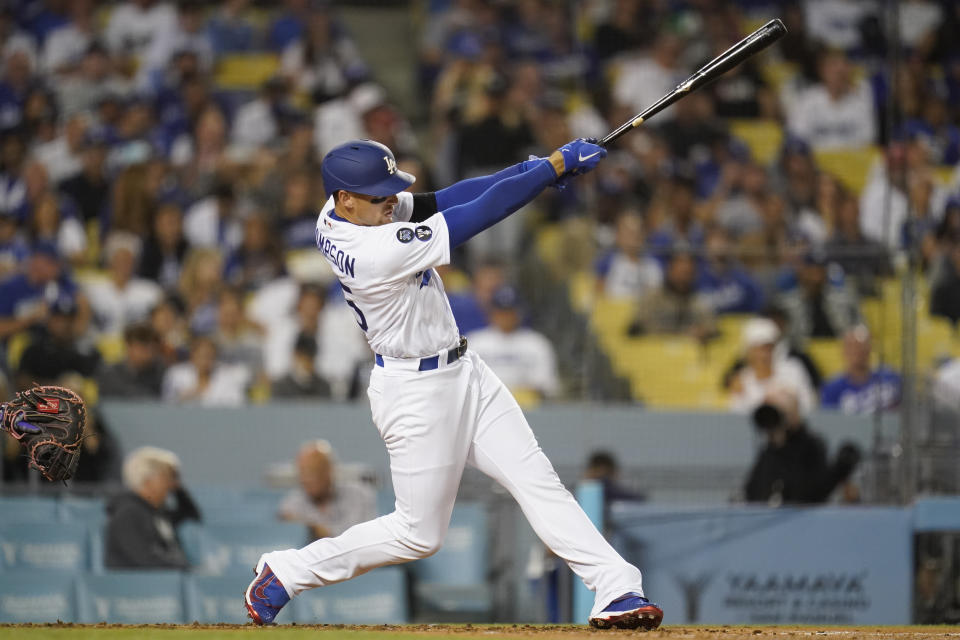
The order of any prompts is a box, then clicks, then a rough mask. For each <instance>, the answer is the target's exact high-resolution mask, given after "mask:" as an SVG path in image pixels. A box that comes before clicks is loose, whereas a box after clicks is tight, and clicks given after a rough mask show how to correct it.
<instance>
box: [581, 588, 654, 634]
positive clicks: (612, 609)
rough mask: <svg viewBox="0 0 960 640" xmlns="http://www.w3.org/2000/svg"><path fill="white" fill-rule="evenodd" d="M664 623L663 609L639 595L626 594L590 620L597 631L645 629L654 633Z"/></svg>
mask: <svg viewBox="0 0 960 640" xmlns="http://www.w3.org/2000/svg"><path fill="white" fill-rule="evenodd" d="M661 621H663V609H661V608H660V607H659V605H656V604H654V603H652V602H650V601H649V600H647V599H646V598H644V597H643V596H641V595H640V594H639V593H632V592H631V593H626V594H624V595H622V596H620V597H619V598H617V599H616V600H614V601H613V602H611V603H610V604H608V605H607V607H606V609H604V610H603V611H601V612H600V613H598V614H597V615H595V616H593V617H592V618H590V626H591V627H596V628H597V629H610V628H616V629H643V630H644V631H652V630H654V629H656V628H657V627H659V626H660V622H661Z"/></svg>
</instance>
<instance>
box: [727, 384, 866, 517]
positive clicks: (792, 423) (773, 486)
mask: <svg viewBox="0 0 960 640" xmlns="http://www.w3.org/2000/svg"><path fill="white" fill-rule="evenodd" d="M753 423H754V425H755V426H756V427H757V429H758V430H759V431H760V432H761V433H763V434H764V436H765V437H766V440H767V444H766V446H765V447H764V448H763V449H762V450H761V451H760V453H759V455H758V456H757V459H756V460H755V461H754V463H753V468H752V469H751V470H750V475H749V476H748V478H747V482H746V485H745V487H744V493H745V496H746V499H747V502H764V503H766V504H768V505H770V506H774V507H776V506H780V505H784V504H816V503H822V502H826V501H827V499H828V498H829V497H830V495H831V494H832V493H833V491H834V489H836V488H837V487H838V486H840V485H841V484H844V483H845V482H846V481H847V480H848V479H849V477H850V475H851V474H852V473H853V470H854V469H855V468H856V466H857V464H858V463H859V462H860V450H859V449H858V448H857V446H856V445H855V444H852V443H849V442H848V443H844V444H843V445H842V446H841V447H840V451H839V452H838V453H837V457H836V460H834V462H833V463H832V464H831V463H830V462H829V461H828V460H827V448H826V445H825V444H824V441H823V439H822V438H821V437H820V436H819V435H817V434H816V433H814V432H812V431H810V430H809V429H808V428H807V425H806V422H805V421H804V419H803V418H802V417H801V415H800V411H799V406H798V402H797V395H796V392H795V391H793V390H792V389H790V388H786V387H773V388H771V389H769V390H768V391H767V392H766V394H765V395H764V400H763V403H762V404H761V405H760V406H759V407H757V408H756V409H755V410H754V412H753ZM850 493H853V494H854V496H855V493H856V492H855V491H853V492H845V496H849V494H850Z"/></svg>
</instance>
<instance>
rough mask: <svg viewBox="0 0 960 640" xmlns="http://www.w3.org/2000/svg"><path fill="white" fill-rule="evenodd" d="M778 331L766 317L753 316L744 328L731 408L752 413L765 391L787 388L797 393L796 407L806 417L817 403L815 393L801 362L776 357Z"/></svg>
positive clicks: (738, 411) (732, 386)
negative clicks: (740, 366) (741, 352)
mask: <svg viewBox="0 0 960 640" xmlns="http://www.w3.org/2000/svg"><path fill="white" fill-rule="evenodd" d="M779 340H780V330H779V328H778V327H777V325H776V324H775V323H774V322H773V321H772V320H769V319H768V318H753V319H752V320H750V321H748V322H747V324H746V325H745V326H744V328H743V351H744V361H745V366H744V367H743V368H742V369H740V370H739V371H738V372H737V373H735V374H734V376H733V379H732V381H731V384H730V409H731V410H732V411H735V412H737V413H747V414H749V413H752V412H753V411H754V410H755V409H756V408H757V407H758V406H760V404H762V403H763V401H764V397H765V396H766V394H767V392H768V391H770V390H771V389H775V388H781V387H782V388H787V389H790V390H791V391H792V393H793V394H795V395H796V398H797V403H798V410H799V412H800V415H801V416H805V415H807V414H808V413H810V411H811V410H812V409H813V408H814V407H815V406H816V403H817V396H816V392H815V391H814V389H813V385H812V384H811V383H810V378H809V377H808V376H807V372H806V371H805V370H804V368H803V365H801V364H800V363H799V362H797V361H796V360H795V359H793V358H783V357H776V354H775V349H776V346H777V343H778V341H779Z"/></svg>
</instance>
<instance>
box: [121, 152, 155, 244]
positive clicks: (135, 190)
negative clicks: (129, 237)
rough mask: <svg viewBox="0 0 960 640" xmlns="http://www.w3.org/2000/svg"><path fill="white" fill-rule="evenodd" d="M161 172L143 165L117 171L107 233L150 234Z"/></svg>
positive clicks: (153, 167)
mask: <svg viewBox="0 0 960 640" xmlns="http://www.w3.org/2000/svg"><path fill="white" fill-rule="evenodd" d="M108 163H109V158H108ZM162 172H163V168H162V166H160V165H158V164H157V163H147V162H141V163H136V164H132V165H130V166H128V167H125V168H123V169H121V170H120V172H119V173H118V174H117V175H116V178H115V179H114V181H113V193H112V196H111V214H110V230H111V231H129V232H131V233H133V234H135V235H137V236H140V237H143V236H145V235H147V234H148V233H150V221H151V220H152V219H153V216H154V213H155V212H156V208H157V204H158V198H157V195H158V194H157V190H158V183H159V182H160V180H161V179H162Z"/></svg>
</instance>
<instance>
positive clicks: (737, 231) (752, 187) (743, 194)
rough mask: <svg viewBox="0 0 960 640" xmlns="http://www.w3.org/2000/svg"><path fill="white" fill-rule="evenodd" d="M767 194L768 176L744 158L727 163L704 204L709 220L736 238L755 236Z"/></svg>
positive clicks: (759, 226)
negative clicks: (747, 235)
mask: <svg viewBox="0 0 960 640" xmlns="http://www.w3.org/2000/svg"><path fill="white" fill-rule="evenodd" d="M768 193H769V187H768V185H767V174H766V172H765V171H764V170H763V168H762V167H761V166H760V165H758V164H757V163H755V162H749V161H746V160H745V159H744V158H739V159H737V160H734V161H730V162H727V163H725V164H724V165H723V169H722V174H721V178H720V183H719V184H718V185H717V188H716V189H715V190H714V192H713V194H711V196H710V200H709V201H708V202H707V206H708V210H709V211H710V213H709V214H708V215H709V218H710V219H712V220H714V221H715V222H716V223H717V224H718V225H720V226H721V227H723V228H724V229H725V230H726V231H727V232H728V233H729V234H730V235H731V236H732V237H735V238H736V237H740V236H743V235H746V234H750V233H755V232H757V231H759V230H760V229H761V228H762V226H763V220H762V219H763V207H764V204H765V200H766V197H767V194H768Z"/></svg>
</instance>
